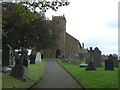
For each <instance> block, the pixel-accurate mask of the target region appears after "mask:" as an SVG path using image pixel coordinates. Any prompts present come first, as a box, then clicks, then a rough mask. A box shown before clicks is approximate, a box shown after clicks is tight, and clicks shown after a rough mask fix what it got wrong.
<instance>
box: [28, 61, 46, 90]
mask: <svg viewBox="0 0 120 90" xmlns="http://www.w3.org/2000/svg"><path fill="white" fill-rule="evenodd" d="M47 63H48V62H47ZM47 63H46V64H45V69H44V70H45V71H44V74H43V76H42V77H41V78H40V79H39V80H38V81H36V82H35V83H34V84H32V85H31V86H29V87H28V90H29V89H31V88H32V87H33V86H35V85H36V84H37V83H38V82H40V81H41V80H42V79H43V78H44V77H45V72H46V66H47Z"/></svg>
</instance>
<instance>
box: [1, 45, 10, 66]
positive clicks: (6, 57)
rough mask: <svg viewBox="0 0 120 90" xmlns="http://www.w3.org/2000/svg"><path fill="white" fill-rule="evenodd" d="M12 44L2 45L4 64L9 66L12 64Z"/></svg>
mask: <svg viewBox="0 0 120 90" xmlns="http://www.w3.org/2000/svg"><path fill="white" fill-rule="evenodd" d="M9 59H10V46H9V45H3V46H2V66H3V67H4V66H8V65H9V64H10V61H9Z"/></svg>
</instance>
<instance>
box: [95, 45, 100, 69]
mask: <svg viewBox="0 0 120 90" xmlns="http://www.w3.org/2000/svg"><path fill="white" fill-rule="evenodd" d="M93 61H94V65H95V67H102V65H101V51H100V50H99V49H98V48H97V47H96V48H95V49H94V53H93Z"/></svg>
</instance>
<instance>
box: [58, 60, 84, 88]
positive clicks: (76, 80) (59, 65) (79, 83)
mask: <svg viewBox="0 0 120 90" xmlns="http://www.w3.org/2000/svg"><path fill="white" fill-rule="evenodd" d="M56 61H57V60H56ZM57 63H58V62H57ZM58 65H59V66H60V67H62V68H63V69H64V70H65V71H66V72H67V73H69V74H70V75H71V76H72V78H74V79H75V80H76V81H77V83H78V84H80V85H81V86H82V88H83V90H86V88H85V86H84V85H83V84H81V83H80V82H79V81H78V80H77V79H76V78H75V77H74V76H73V75H72V74H71V73H70V72H68V70H67V69H65V68H64V67H63V66H62V65H60V64H59V63H58Z"/></svg>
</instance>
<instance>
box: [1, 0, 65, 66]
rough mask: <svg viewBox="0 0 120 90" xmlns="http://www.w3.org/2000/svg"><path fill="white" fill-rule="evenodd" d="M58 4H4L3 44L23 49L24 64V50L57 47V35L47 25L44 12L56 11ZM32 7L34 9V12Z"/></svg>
mask: <svg viewBox="0 0 120 90" xmlns="http://www.w3.org/2000/svg"><path fill="white" fill-rule="evenodd" d="M54 3H55V2H54ZM58 3H59V2H57V4H55V5H53V2H39V3H36V2H32V3H31V2H19V3H18V2H17V3H2V6H3V8H2V12H3V13H2V16H3V17H2V19H3V22H2V25H3V26H2V29H3V32H4V34H3V38H2V39H3V42H2V44H3V45H5V44H9V45H10V46H11V47H12V48H13V49H20V48H21V47H22V49H21V51H22V53H21V56H22V62H23V48H33V47H36V49H38V50H40V49H44V48H48V47H50V46H51V45H55V40H56V39H55V37H56V34H55V33H51V30H50V29H52V28H50V26H49V25H48V24H47V22H46V20H45V16H44V12H45V11H46V10H47V9H48V8H52V9H53V10H55V11H56V10H57V9H58ZM59 4H60V3H59ZM40 5H42V6H40ZM59 6H62V5H61V4H60V5H59ZM63 6H64V5H63ZM32 7H34V9H33V10H32V9H31V8H32ZM37 7H39V9H40V10H41V11H40V13H37V12H36V8H37ZM42 12H43V13H42ZM21 65H22V63H21Z"/></svg>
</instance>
